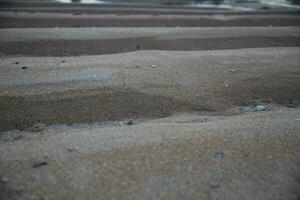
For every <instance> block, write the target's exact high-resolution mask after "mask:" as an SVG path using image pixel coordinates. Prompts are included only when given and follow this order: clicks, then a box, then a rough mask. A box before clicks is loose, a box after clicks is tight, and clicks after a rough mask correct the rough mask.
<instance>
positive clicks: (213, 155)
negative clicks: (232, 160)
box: [211, 151, 224, 158]
mask: <svg viewBox="0 0 300 200" xmlns="http://www.w3.org/2000/svg"><path fill="white" fill-rule="evenodd" d="M211 156H212V157H213V158H222V157H224V153H223V152H221V151H215V152H213V153H211Z"/></svg>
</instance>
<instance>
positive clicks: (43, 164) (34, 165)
mask: <svg viewBox="0 0 300 200" xmlns="http://www.w3.org/2000/svg"><path fill="white" fill-rule="evenodd" d="M47 164H48V162H47V161H44V160H42V161H35V162H34V163H33V164H32V167H33V168H38V167H42V166H45V165H47Z"/></svg>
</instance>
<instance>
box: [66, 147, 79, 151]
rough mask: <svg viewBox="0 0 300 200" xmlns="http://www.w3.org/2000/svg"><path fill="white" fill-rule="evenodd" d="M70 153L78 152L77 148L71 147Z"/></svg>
mask: <svg viewBox="0 0 300 200" xmlns="http://www.w3.org/2000/svg"><path fill="white" fill-rule="evenodd" d="M68 151H69V152H74V151H77V148H76V147H70V148H68Z"/></svg>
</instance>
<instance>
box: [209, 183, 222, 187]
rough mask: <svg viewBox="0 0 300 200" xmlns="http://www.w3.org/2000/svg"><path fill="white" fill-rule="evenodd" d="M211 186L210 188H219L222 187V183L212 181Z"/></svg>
mask: <svg viewBox="0 0 300 200" xmlns="http://www.w3.org/2000/svg"><path fill="white" fill-rule="evenodd" d="M209 186H210V188H218V187H220V184H219V183H218V182H211V183H210V185H209Z"/></svg>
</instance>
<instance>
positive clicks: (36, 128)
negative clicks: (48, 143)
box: [32, 123, 46, 132]
mask: <svg viewBox="0 0 300 200" xmlns="http://www.w3.org/2000/svg"><path fill="white" fill-rule="evenodd" d="M45 128H46V124H43V123H37V124H35V125H33V127H32V130H33V131H34V132H39V131H42V130H44V129H45Z"/></svg>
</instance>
